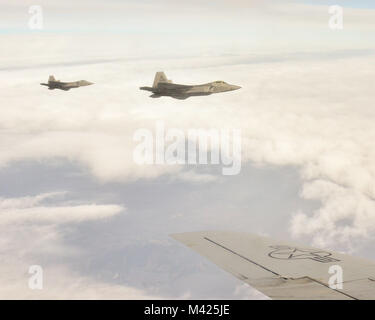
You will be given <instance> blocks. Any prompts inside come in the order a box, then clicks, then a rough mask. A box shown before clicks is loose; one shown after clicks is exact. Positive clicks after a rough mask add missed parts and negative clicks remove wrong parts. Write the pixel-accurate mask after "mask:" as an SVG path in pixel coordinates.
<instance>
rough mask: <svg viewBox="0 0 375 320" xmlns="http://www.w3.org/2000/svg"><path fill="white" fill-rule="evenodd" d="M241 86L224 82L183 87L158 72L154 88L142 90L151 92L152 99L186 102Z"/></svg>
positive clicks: (143, 88)
mask: <svg viewBox="0 0 375 320" xmlns="http://www.w3.org/2000/svg"><path fill="white" fill-rule="evenodd" d="M240 88H241V87H240V86H235V85H232V84H228V83H226V82H224V81H214V82H209V83H205V84H200V85H183V84H175V83H172V81H171V80H168V79H167V77H166V76H165V74H164V72H157V73H156V75H155V79H154V84H153V86H152V87H140V88H139V89H141V90H146V91H151V92H152V93H153V94H152V95H151V96H150V97H151V98H160V97H162V96H168V97H172V98H175V99H180V100H184V99H187V98H189V97H192V96H207V95H210V94H213V93H219V92H225V91H233V90H237V89H240Z"/></svg>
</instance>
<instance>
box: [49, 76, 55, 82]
mask: <svg viewBox="0 0 375 320" xmlns="http://www.w3.org/2000/svg"><path fill="white" fill-rule="evenodd" d="M48 81H56V79H55V77H54V76H49V78H48Z"/></svg>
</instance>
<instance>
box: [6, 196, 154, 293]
mask: <svg viewBox="0 0 375 320" xmlns="http://www.w3.org/2000/svg"><path fill="white" fill-rule="evenodd" d="M63 194H64V193H61V192H56V193H48V194H40V195H37V196H29V197H22V198H5V199H0V247H1V248H2V250H1V252H0V259H1V261H2V263H1V266H0V299H160V297H159V296H157V295H153V294H149V293H147V292H144V291H142V290H139V289H135V288H132V287H129V286H125V285H119V284H114V283H106V282H103V281H100V280H97V279H92V278H90V277H86V276H82V275H80V274H77V273H76V272H74V271H73V270H71V269H70V268H68V267H67V266H66V265H61V264H59V263H54V262H53V261H54V258H53V257H55V259H57V261H58V260H59V259H58V258H62V257H65V256H67V257H71V256H74V255H80V254H81V252H80V251H79V249H78V248H75V247H72V246H69V245H67V244H64V241H63V240H62V237H63V234H62V233H61V231H60V230H59V229H58V228H57V226H58V225H60V224H64V223H82V222H83V221H89V220H97V219H102V218H107V217H112V216H114V215H117V214H119V213H120V212H121V211H123V210H124V208H123V207H121V206H118V205H95V204H88V205H70V206H69V205H65V206H53V205H50V206H42V204H43V203H44V202H46V201H50V200H54V201H55V202H56V200H57V199H56V197H58V196H61V195H63ZM40 223H43V224H42V225H40ZM45 254H47V256H49V257H50V258H51V259H50V261H47V262H46V261H45V259H44V258H43V255H45ZM35 264H38V265H41V267H42V268H43V289H42V290H31V289H30V288H29V287H28V282H29V278H30V277H31V274H29V273H28V270H29V267H30V266H31V265H35Z"/></svg>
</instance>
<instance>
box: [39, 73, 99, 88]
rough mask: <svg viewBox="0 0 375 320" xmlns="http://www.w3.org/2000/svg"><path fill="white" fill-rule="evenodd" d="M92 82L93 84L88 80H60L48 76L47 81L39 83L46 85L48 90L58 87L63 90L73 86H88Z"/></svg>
mask: <svg viewBox="0 0 375 320" xmlns="http://www.w3.org/2000/svg"><path fill="white" fill-rule="evenodd" d="M92 84H93V83H92V82H89V81H86V80H79V81H73V82H62V81H60V80H56V79H55V77H54V76H49V78H48V83H41V85H42V86H47V87H48V89H49V90H54V89H60V90H64V91H68V90H70V89H74V88H79V87H84V86H89V85H92Z"/></svg>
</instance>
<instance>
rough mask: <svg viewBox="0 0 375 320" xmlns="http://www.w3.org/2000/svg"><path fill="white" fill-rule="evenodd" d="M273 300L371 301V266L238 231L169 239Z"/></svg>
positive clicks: (374, 273)
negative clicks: (179, 243)
mask: <svg viewBox="0 0 375 320" xmlns="http://www.w3.org/2000/svg"><path fill="white" fill-rule="evenodd" d="M171 236H172V237H173V238H174V239H176V240H178V241H180V242H182V243H183V244H185V245H186V246H188V247H189V248H190V249H193V250H194V251H196V252H198V253H200V254H201V255H203V256H205V257H206V258H208V259H209V260H211V261H212V262H214V263H215V264H216V265H218V266H219V267H221V268H223V269H224V270H226V271H228V272H229V273H231V274H232V275H234V276H235V277H237V278H238V279H240V280H242V281H244V282H245V283H247V284H249V285H250V286H252V287H254V288H255V289H257V290H259V291H260V292H263V293H264V294H265V295H267V296H268V297H270V298H272V299H309V300H342V299H344V300H359V299H360V300H362V299H375V263H374V262H373V261H369V260H365V259H362V258H357V257H352V256H349V255H347V254H342V253H337V252H333V251H330V250H321V249H316V248H311V247H305V246H302V247H301V246H300V245H296V244H291V243H285V242H284V241H277V240H274V239H271V238H266V237H260V236H256V235H251V234H247V233H241V232H223V231H202V232H187V233H177V234H173V235H171Z"/></svg>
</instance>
